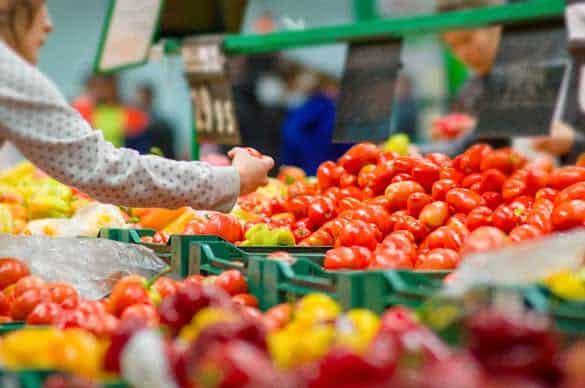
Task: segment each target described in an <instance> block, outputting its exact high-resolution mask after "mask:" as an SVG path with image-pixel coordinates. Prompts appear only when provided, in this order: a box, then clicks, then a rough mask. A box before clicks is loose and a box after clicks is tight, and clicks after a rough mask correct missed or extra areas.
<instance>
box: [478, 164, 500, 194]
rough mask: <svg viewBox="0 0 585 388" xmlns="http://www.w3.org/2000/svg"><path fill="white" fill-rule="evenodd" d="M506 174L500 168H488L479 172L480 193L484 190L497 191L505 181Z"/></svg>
mask: <svg viewBox="0 0 585 388" xmlns="http://www.w3.org/2000/svg"><path fill="white" fill-rule="evenodd" d="M506 179H507V178H506V175H505V174H504V173H503V172H501V171H500V170H496V169H493V168H492V169H489V170H486V171H484V172H483V173H482V174H481V183H480V189H479V190H480V191H479V192H480V193H485V192H486V191H495V192H499V191H500V190H501V189H502V186H503V185H504V182H505V181H506Z"/></svg>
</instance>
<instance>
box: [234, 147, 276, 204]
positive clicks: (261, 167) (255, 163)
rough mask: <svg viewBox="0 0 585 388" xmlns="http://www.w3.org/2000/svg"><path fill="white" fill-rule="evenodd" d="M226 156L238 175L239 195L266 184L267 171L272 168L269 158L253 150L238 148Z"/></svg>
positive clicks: (272, 162)
mask: <svg viewBox="0 0 585 388" xmlns="http://www.w3.org/2000/svg"><path fill="white" fill-rule="evenodd" d="M228 156H229V157H230V158H231V159H232V166H233V167H235V168H236V169H237V170H238V173H239V174H240V195H244V194H248V193H251V192H253V191H254V190H256V189H257V188H258V187H260V186H265V185H266V184H267V183H268V171H270V170H271V169H272V167H274V160H273V159H272V158H271V157H270V156H265V155H262V154H261V153H260V152H258V151H256V150H255V149H253V148H240V147H236V148H234V149H232V150H231V151H230V152H229V153H228Z"/></svg>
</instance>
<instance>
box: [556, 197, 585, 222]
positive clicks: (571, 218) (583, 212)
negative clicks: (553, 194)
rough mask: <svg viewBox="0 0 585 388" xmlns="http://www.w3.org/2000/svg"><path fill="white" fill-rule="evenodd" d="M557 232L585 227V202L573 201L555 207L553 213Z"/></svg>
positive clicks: (580, 200)
mask: <svg viewBox="0 0 585 388" xmlns="http://www.w3.org/2000/svg"><path fill="white" fill-rule="evenodd" d="M552 224H553V227H554V229H555V230H567V229H572V228H576V227H582V226H585V200H582V199H573V200H571V201H566V202H561V203H559V204H556V205H555V208H554V210H553V213H552Z"/></svg>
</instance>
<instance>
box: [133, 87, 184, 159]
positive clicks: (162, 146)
mask: <svg viewBox="0 0 585 388" xmlns="http://www.w3.org/2000/svg"><path fill="white" fill-rule="evenodd" d="M135 98H136V106H137V107H138V108H139V109H140V110H142V111H143V112H145V113H146V114H148V124H147V127H146V132H145V133H144V138H145V141H146V142H147V143H148V144H146V146H147V147H149V149H152V148H158V149H159V150H160V151H161V152H162V154H163V155H164V156H165V157H167V158H170V159H176V154H175V128H173V126H172V125H171V124H170V123H169V122H168V121H167V120H165V119H164V117H162V116H161V115H160V114H159V113H158V112H157V111H156V109H155V105H154V103H155V100H156V96H155V91H154V88H153V87H152V85H150V84H141V85H139V86H138V87H137V88H136V97H135ZM130 148H133V147H130Z"/></svg>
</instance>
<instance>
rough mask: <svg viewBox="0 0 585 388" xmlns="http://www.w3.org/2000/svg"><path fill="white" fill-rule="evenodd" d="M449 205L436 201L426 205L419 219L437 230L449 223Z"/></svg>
mask: <svg viewBox="0 0 585 388" xmlns="http://www.w3.org/2000/svg"><path fill="white" fill-rule="evenodd" d="M448 218H449V205H448V204H447V202H443V201H435V202H431V203H429V204H428V205H426V206H425V207H424V208H423V209H422V210H421V212H420V214H419V217H418V219H419V220H420V221H421V222H422V223H423V224H425V225H426V226H428V227H429V228H431V229H436V228H438V227H439V226H442V225H444V224H445V222H447V219H448Z"/></svg>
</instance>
